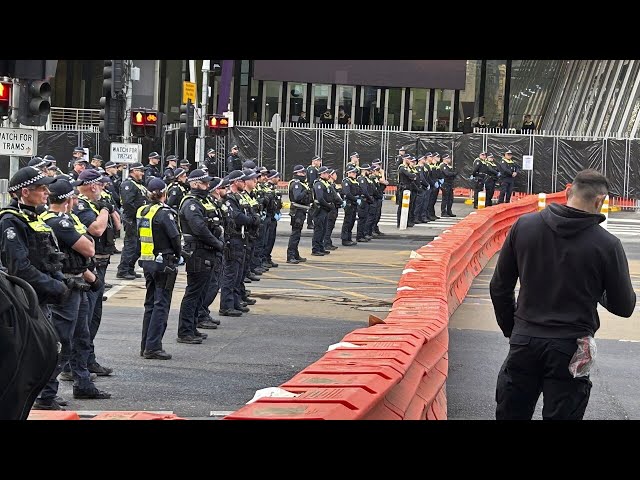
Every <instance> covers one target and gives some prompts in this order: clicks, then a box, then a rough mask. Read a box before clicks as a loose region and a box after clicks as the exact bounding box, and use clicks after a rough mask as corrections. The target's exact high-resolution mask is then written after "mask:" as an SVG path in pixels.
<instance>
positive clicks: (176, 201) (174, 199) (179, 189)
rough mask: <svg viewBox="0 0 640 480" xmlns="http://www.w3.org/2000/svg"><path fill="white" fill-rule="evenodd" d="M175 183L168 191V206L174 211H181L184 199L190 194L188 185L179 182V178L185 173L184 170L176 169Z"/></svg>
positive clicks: (172, 183)
mask: <svg viewBox="0 0 640 480" xmlns="http://www.w3.org/2000/svg"><path fill="white" fill-rule="evenodd" d="M174 173H176V174H177V175H175V177H174V180H173V182H171V184H170V185H169V187H168V189H167V205H169V206H170V207H171V208H173V209H179V208H180V204H181V203H182V199H183V198H184V196H185V195H186V194H187V193H188V192H189V188H188V187H189V186H188V185H187V184H186V183H183V182H180V181H178V177H179V176H180V175H182V174H183V173H184V170H183V169H182V168H178V169H176V171H175V172H174Z"/></svg>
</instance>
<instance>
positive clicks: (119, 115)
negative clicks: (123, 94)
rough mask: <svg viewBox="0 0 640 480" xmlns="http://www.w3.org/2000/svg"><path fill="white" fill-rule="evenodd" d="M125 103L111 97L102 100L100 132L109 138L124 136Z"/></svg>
mask: <svg viewBox="0 0 640 480" xmlns="http://www.w3.org/2000/svg"><path fill="white" fill-rule="evenodd" d="M124 103H125V100H124V99H123V98H111V97H110V96H109V95H107V96H105V97H101V98H100V132H102V133H104V134H106V135H107V136H108V137H109V138H112V137H118V136H122V135H124Z"/></svg>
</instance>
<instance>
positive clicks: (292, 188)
mask: <svg viewBox="0 0 640 480" xmlns="http://www.w3.org/2000/svg"><path fill="white" fill-rule="evenodd" d="M293 173H294V177H293V179H291V181H290V182H289V201H290V202H291V206H290V207H289V215H290V216H291V235H290V236H289V243H288V245H287V263H298V262H300V261H301V260H300V259H301V258H303V257H300V252H299V250H298V245H299V244H300V236H301V234H302V226H303V225H304V218H305V217H306V215H307V211H308V210H309V207H310V205H311V202H312V201H313V196H312V195H313V194H312V193H311V189H310V188H309V185H308V184H307V182H305V177H306V170H305V168H304V167H303V166H302V165H296V166H295V167H293ZM296 173H304V175H296ZM305 260H306V259H305Z"/></svg>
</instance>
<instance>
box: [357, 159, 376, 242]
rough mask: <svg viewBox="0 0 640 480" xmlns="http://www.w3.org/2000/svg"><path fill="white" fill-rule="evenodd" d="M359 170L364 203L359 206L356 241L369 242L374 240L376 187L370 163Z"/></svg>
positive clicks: (359, 181) (364, 164)
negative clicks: (370, 176)
mask: <svg viewBox="0 0 640 480" xmlns="http://www.w3.org/2000/svg"><path fill="white" fill-rule="evenodd" d="M357 168H359V171H360V176H359V177H358V184H359V185H360V192H362V202H360V205H358V228H357V230H356V241H358V242H369V241H371V239H372V238H373V235H372V232H373V219H374V217H375V215H374V214H375V212H373V211H372V209H373V208H375V207H374V204H375V199H374V196H373V195H374V193H373V190H374V188H375V187H374V185H373V183H372V182H371V180H370V179H369V174H370V173H371V166H370V165H369V164H368V163H363V164H362V166H361V167H357Z"/></svg>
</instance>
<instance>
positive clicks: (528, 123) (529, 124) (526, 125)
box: [521, 113, 536, 133]
mask: <svg viewBox="0 0 640 480" xmlns="http://www.w3.org/2000/svg"><path fill="white" fill-rule="evenodd" d="M535 129H536V124H535V122H534V121H533V120H532V119H531V115H530V114H528V113H527V114H526V115H525V116H524V121H523V122H522V129H521V130H522V132H523V133H527V132H533V131H534V130H535Z"/></svg>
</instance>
